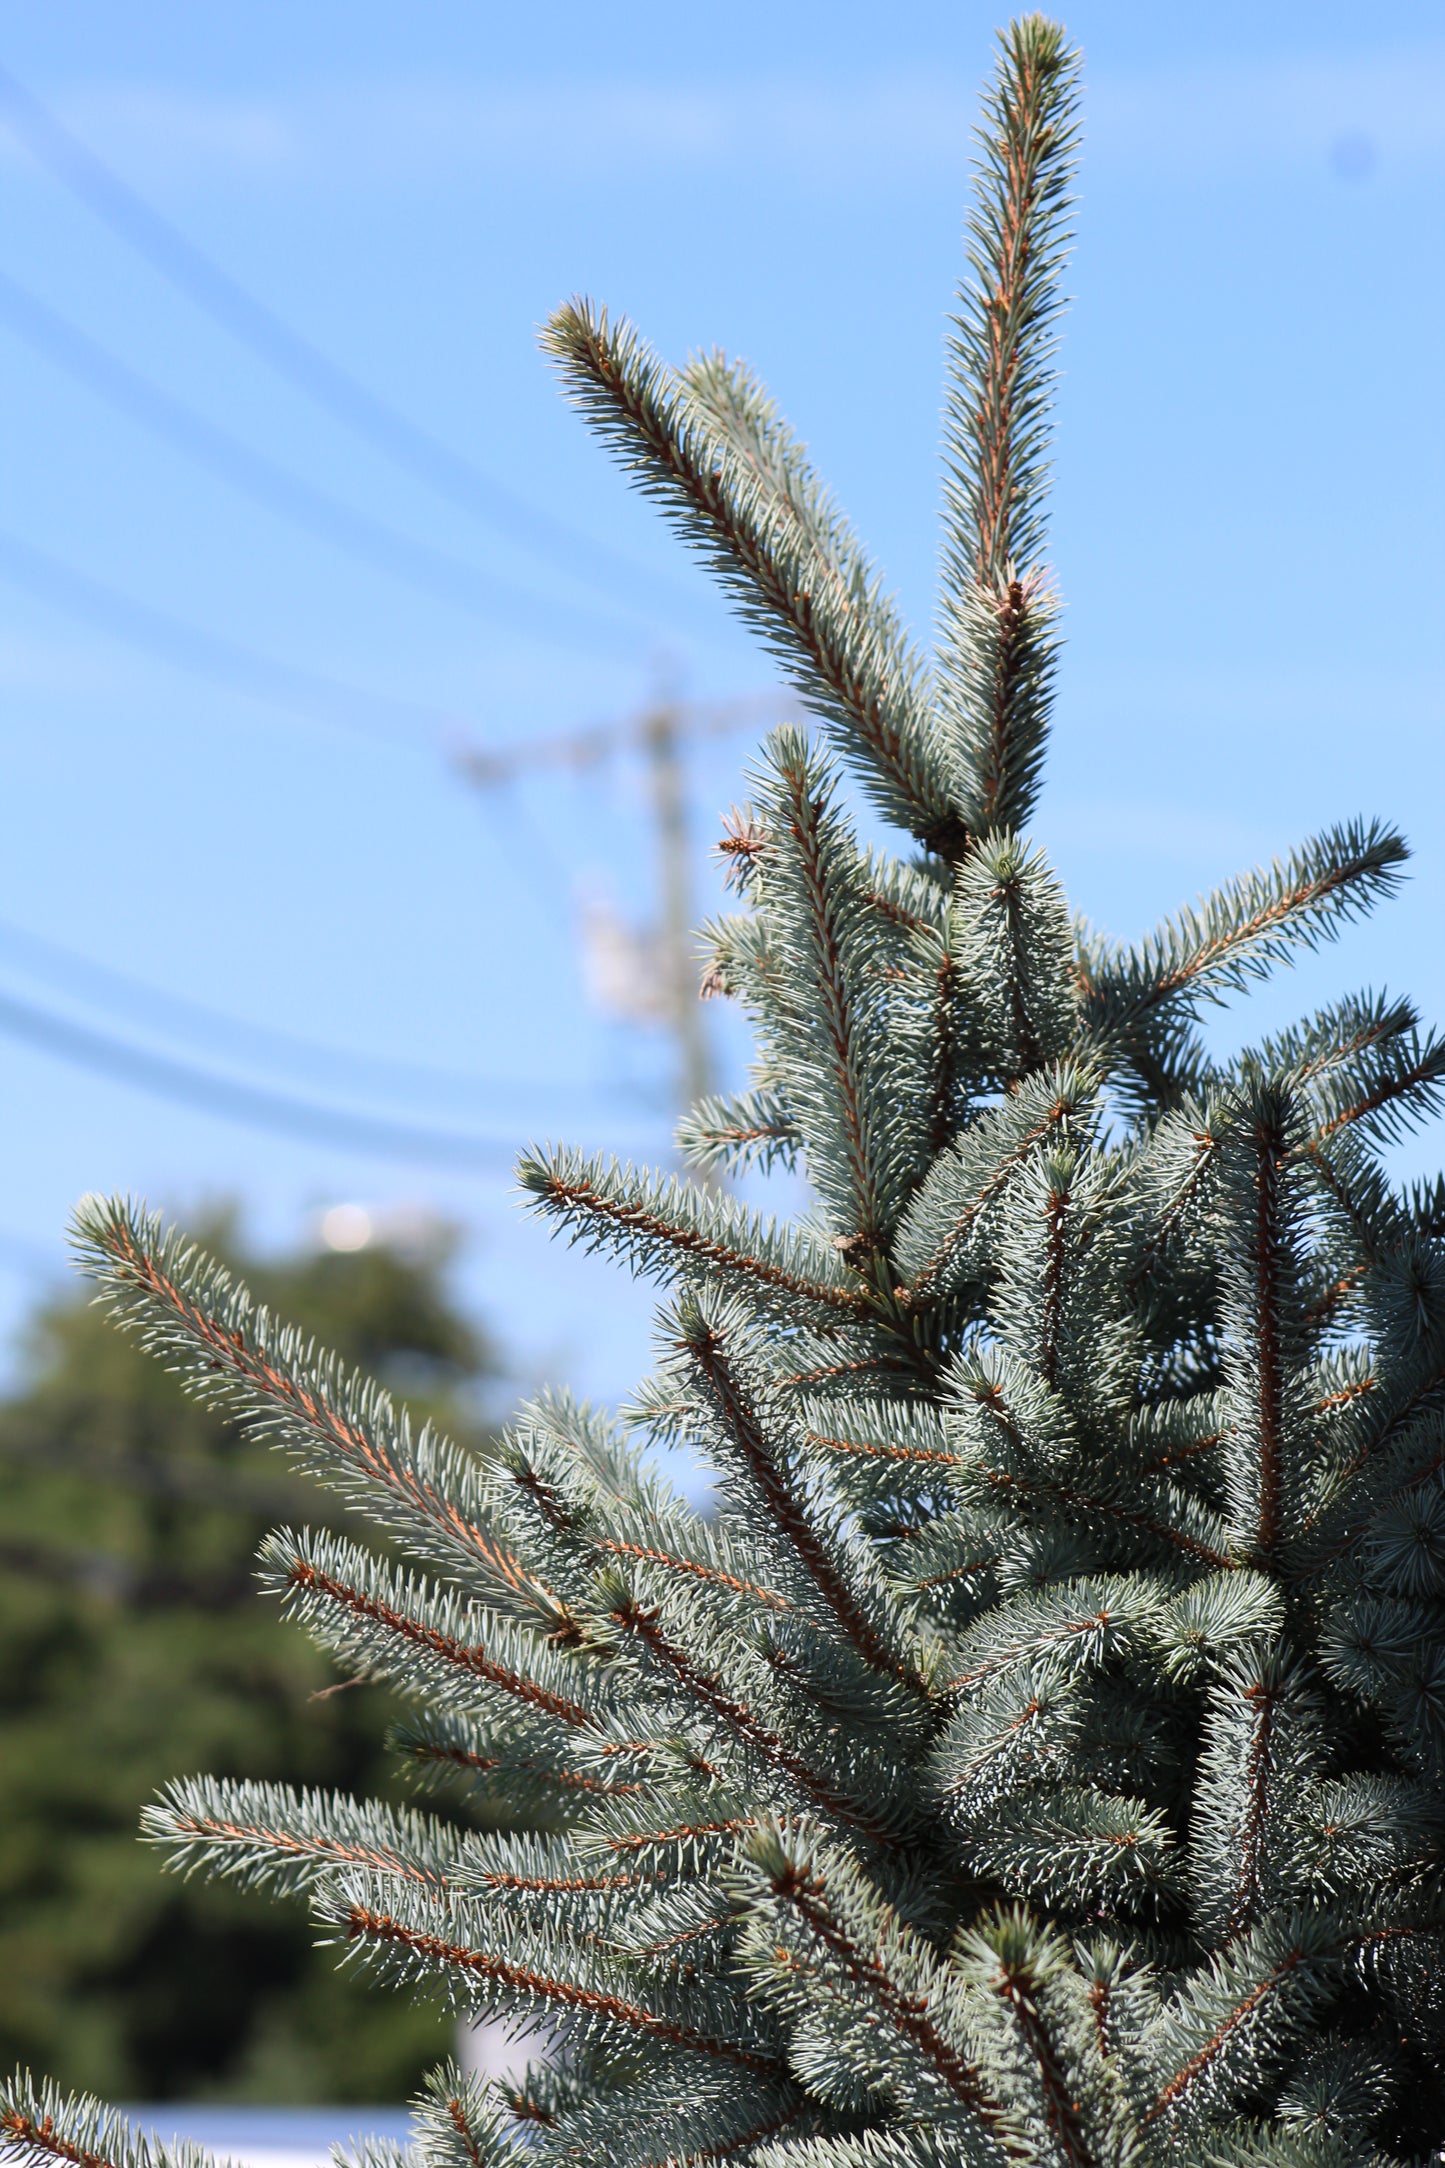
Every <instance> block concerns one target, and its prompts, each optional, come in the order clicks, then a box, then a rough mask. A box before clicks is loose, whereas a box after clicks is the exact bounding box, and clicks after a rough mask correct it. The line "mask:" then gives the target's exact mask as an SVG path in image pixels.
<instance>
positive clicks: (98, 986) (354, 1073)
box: [0, 919, 637, 1110]
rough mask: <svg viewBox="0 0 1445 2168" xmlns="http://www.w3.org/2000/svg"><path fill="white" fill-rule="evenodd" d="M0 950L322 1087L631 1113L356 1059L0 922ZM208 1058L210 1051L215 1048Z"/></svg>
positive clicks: (554, 1086) (486, 1080)
mask: <svg viewBox="0 0 1445 2168" xmlns="http://www.w3.org/2000/svg"><path fill="white" fill-rule="evenodd" d="M0 949H8V950H9V951H10V952H11V953H12V955H18V956H19V958H20V959H21V962H20V968H21V970H22V971H26V970H29V971H30V972H31V973H32V974H33V975H38V976H41V977H43V978H44V979H47V980H49V981H50V982H51V983H52V984H54V983H55V982H59V984H60V986H61V987H62V989H64V988H66V986H67V984H68V986H69V987H70V988H72V989H76V990H78V992H79V994H80V997H81V998H82V999H83V1000H94V999H99V1000H100V1001H101V1002H103V1003H107V1004H109V1006H110V1007H111V1008H112V1009H113V1010H114V1009H119V1011H120V1013H121V1015H122V1017H123V1020H124V1021H126V1022H127V1023H131V1024H135V1023H139V1024H140V1025H141V1026H142V1028H144V1027H145V1024H146V1020H147V1012H149V1015H150V1017H151V1018H152V1019H155V1020H157V1021H158V1022H159V1025H160V1028H161V1029H162V1030H167V1029H174V1028H176V1027H177V1026H178V1027H179V1028H180V1030H181V1031H182V1032H186V1033H189V1034H190V1035H191V1036H192V1037H194V1036H195V1035H196V1034H197V1033H198V1032H199V1033H200V1034H202V1035H203V1037H209V1038H210V1039H211V1040H212V1042H216V1041H219V1042H220V1045H221V1048H222V1049H225V1048H226V1045H227V1042H229V1047H230V1051H231V1052H232V1053H233V1054H236V1053H239V1058H240V1059H241V1060H243V1061H244V1060H245V1059H247V1055H248V1051H249V1052H251V1053H253V1054H254V1052H255V1051H259V1052H260V1053H261V1054H262V1056H263V1058H277V1057H279V1058H280V1059H281V1060H283V1061H295V1060H297V1059H298V1058H299V1059H300V1060H301V1061H302V1062H303V1063H307V1064H309V1065H311V1066H312V1068H313V1069H314V1068H316V1067H322V1068H324V1069H325V1070H327V1071H329V1072H330V1077H329V1078H328V1081H333V1080H334V1078H335V1077H336V1075H337V1074H338V1073H341V1074H344V1075H345V1077H346V1078H347V1080H348V1082H353V1081H357V1080H360V1079H363V1078H365V1077H367V1076H371V1077H373V1078H375V1079H377V1080H378V1081H379V1082H381V1083H382V1084H383V1085H384V1086H387V1087H390V1088H391V1089H397V1088H400V1089H403V1090H406V1091H412V1092H414V1091H417V1090H423V1091H436V1090H437V1089H439V1088H440V1089H442V1090H446V1091H450V1092H453V1093H458V1092H466V1093H468V1094H471V1095H478V1094H486V1093H490V1094H494V1095H495V1094H497V1093H499V1092H500V1093H504V1094H507V1093H509V1094H511V1095H512V1096H513V1097H514V1098H516V1097H522V1098H526V1099H527V1100H529V1101H531V1102H536V1101H538V1100H541V1101H543V1102H544V1103H548V1104H550V1105H553V1106H558V1105H561V1104H565V1103H566V1102H568V1101H570V1102H572V1103H573V1104H575V1105H586V1106H589V1107H595V1106H596V1105H597V1103H598V1102H599V1100H602V1099H606V1098H614V1099H620V1098H624V1097H625V1098H626V1099H627V1100H628V1101H629V1102H630V1103H631V1105H632V1106H633V1108H634V1110H636V1109H637V1097H636V1094H635V1093H626V1094H622V1093H618V1092H617V1091H615V1090H614V1089H613V1088H611V1087H609V1086H606V1085H596V1086H594V1085H575V1086H570V1087H569V1086H568V1085H567V1084H566V1083H561V1084H559V1083H558V1082H557V1081H556V1080H555V1079H552V1080H548V1081H545V1082H543V1081H541V1080H538V1079H536V1078H528V1077H508V1078H499V1077H479V1076H469V1075H465V1074H463V1073H461V1072H460V1071H457V1070H446V1069H434V1068H429V1067H426V1066H423V1065H422V1064H420V1063H412V1062H401V1061H391V1060H387V1059H385V1058H384V1057H380V1056H377V1055H361V1054H356V1053H354V1052H352V1051H350V1050H349V1049H345V1048H341V1047H331V1046H323V1045H320V1044H318V1042H317V1041H315V1040H314V1039H305V1038H301V1037H299V1036H298V1035H296V1034H294V1033H291V1032H285V1031H278V1030H276V1029H275V1028H274V1027H267V1026H263V1025H259V1024H253V1023H250V1022H247V1021H245V1020H243V1019H242V1018H240V1017H235V1016H230V1015H228V1014H226V1013H225V1012H223V1011H221V1010H219V1009H212V1008H210V1007H208V1006H206V1005H205V1004H204V1003H202V1002H198V1001H190V1000H187V999H186V998H185V997H183V996H182V995H178V994H171V993H167V992H164V991H162V990H161V989H160V988H158V987H153V986H149V985H147V984H145V983H144V982H143V981H142V980H139V979H134V978H132V977H130V975H129V974H128V973H126V972H121V971H113V970H111V969H110V968H109V967H108V966H107V965H104V964H98V963H96V962H95V961H94V959H93V958H91V957H88V956H81V955H79V954H77V952H76V951H75V950H74V949H69V948H65V947H62V945H61V944H60V943H59V942H57V941H51V940H48V939H46V938H45V937H44V936H43V935H41V934H36V933H31V932H29V931H28V930H26V929H25V928H23V927H19V926H15V925H13V924H11V923H10V922H9V921H8V920H4V919H0ZM205 1050H206V1051H207V1052H211V1051H214V1044H213V1046H212V1047H211V1048H207V1049H205Z"/></svg>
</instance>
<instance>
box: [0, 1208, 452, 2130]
mask: <svg viewBox="0 0 1445 2168" xmlns="http://www.w3.org/2000/svg"><path fill="white" fill-rule="evenodd" d="M202 1239H204V1240H205V1241H206V1242H207V1243H208V1244H210V1245H214V1246H216V1247H217V1248H218V1249H219V1250H220V1252H221V1253H222V1254H224V1255H225V1256H226V1258H227V1261H228V1262H230V1263H233V1264H234V1265H235V1266H236V1267H237V1269H238V1270H240V1271H241V1272H242V1273H243V1274H244V1276H245V1278H246V1279H247V1280H248V1282H249V1283H250V1284H251V1286H252V1287H253V1288H254V1290H255V1292H256V1293H257V1295H258V1296H259V1297H260V1298H261V1299H262V1300H264V1301H266V1302H268V1303H273V1304H274V1305H275V1306H276V1307H277V1308H278V1309H279V1310H280V1311H281V1312H282V1313H283V1314H284V1315H287V1316H289V1317H294V1318H295V1320H296V1321H297V1322H298V1323H300V1324H302V1325H304V1326H306V1327H307V1328H308V1329H310V1330H311V1331H313V1332H314V1333H315V1334H316V1336H317V1338H318V1339H319V1340H320V1341H322V1342H323V1343H324V1344H326V1345H328V1346H330V1347H333V1348H335V1349H337V1350H338V1351H340V1352H341V1353H342V1354H344V1355H345V1356H346V1357H347V1358H348V1359H350V1360H352V1361H354V1362H357V1363H359V1364H362V1365H364V1366H365V1367H366V1368H368V1369H374V1370H375V1371H376V1372H377V1373H378V1375H379V1376H381V1377H382V1378H383V1379H385V1381H386V1382H387V1383H388V1384H389V1385H390V1386H392V1387H393V1389H394V1390H395V1391H396V1392H397V1393H398V1394H399V1396H401V1397H403V1398H404V1399H406V1400H407V1402H408V1403H409V1404H410V1405H411V1406H412V1407H413V1408H414V1409H416V1410H419V1411H420V1412H424V1413H432V1414H436V1415H438V1416H439V1417H441V1418H442V1419H444V1420H445V1422H446V1424H447V1427H448V1428H449V1429H450V1430H451V1431H452V1432H453V1434H454V1435H455V1434H457V1432H458V1431H460V1432H461V1433H462V1434H463V1435H467V1436H470V1437H472V1438H474V1439H475V1440H476V1442H477V1443H479V1444H484V1443H485V1439H486V1429H485V1423H484V1420H483V1417H482V1412H481V1390H480V1389H481V1387H482V1384H483V1382H484V1380H485V1379H486V1377H487V1376H488V1374H489V1373H490V1371H491V1370H492V1368H493V1364H492V1360H491V1353H490V1350H489V1348H488V1345H487V1342H486V1340H485V1338H484V1337H483V1336H482V1335H481V1334H479V1332H478V1331H477V1330H476V1328H475V1327H474V1326H473V1325H471V1324H470V1323H468V1322H467V1321H466V1320H465V1319H464V1318H463V1317H462V1316H461V1315H460V1314H459V1312H458V1310H457V1309H456V1307H455V1306H454V1304H453V1301H452V1299H451V1297H450V1295H449V1292H448V1285H447V1266H448V1263H449V1259H450V1253H451V1247H452V1245H451V1243H450V1241H449V1240H448V1239H447V1238H445V1237H444V1236H443V1235H442V1234H440V1233H438V1234H436V1235H435V1236H434V1237H433V1238H432V1239H430V1240H428V1241H425V1242H423V1243H421V1244H420V1245H411V1246H406V1247H403V1246H397V1245H388V1244H386V1243H384V1242H376V1243H371V1244H369V1245H368V1246H366V1247H363V1248H358V1249H355V1250H351V1251H340V1252H337V1251H327V1250H324V1249H323V1250H318V1251H307V1252H300V1251H298V1252H297V1253H295V1254H293V1255H290V1256H288V1257H285V1258H283V1259H281V1260H279V1261H278V1260H274V1259H273V1260H265V1259H258V1258H255V1257H253V1256H249V1255H247V1254H246V1252H245V1246H244V1243H243V1241H242V1238H241V1233H240V1227H239V1223H238V1221H237V1218H236V1215H235V1214H234V1213H223V1214H215V1215H213V1216H212V1217H211V1220H210V1223H209V1225H208V1227H207V1228H206V1229H205V1232H204V1235H203V1237H202ZM335 1518H336V1513H335V1507H334V1505H333V1504H332V1503H331V1502H330V1501H323V1500H322V1499H321V1498H320V1496H319V1494H318V1493H317V1492H315V1491H314V1490H313V1489H312V1488H311V1486H310V1485H309V1484H307V1483H305V1482H304V1481H302V1480H301V1479H300V1478H299V1477H295V1476H292V1475H290V1474H288V1472H287V1470H286V1468H285V1466H284V1464H282V1463H281V1462H280V1461H279V1459H278V1458H277V1456H275V1455H268V1453H267V1452H266V1450H265V1449H264V1448H258V1447H256V1446H255V1445H249V1444H247V1443H246V1442H245V1441H244V1440H243V1439H241V1438H240V1437H239V1436H238V1434H237V1433H236V1431H235V1430H234V1428H233V1427H232V1426H231V1425H230V1424H229V1423H226V1422H222V1421H220V1420H218V1419H217V1418H215V1417H213V1416H211V1415H210V1414H208V1413H207V1412H206V1411H204V1410H201V1409H198V1408H197V1407H196V1406H195V1404H194V1403H193V1402H190V1401H187V1400H186V1399H184V1398H183V1397H182V1395H181V1393H180V1392H179V1390H178V1389H177V1388H176V1387H175V1386H174V1385H173V1383H172V1381H171V1379H170V1377H169V1376H168V1375H166V1374H165V1373H164V1372H163V1371H162V1370H161V1369H160V1368H159V1366H158V1365H157V1364H156V1363H155V1362H154V1361H153V1360H151V1359H150V1358H148V1357H147V1356H145V1355H144V1354H142V1353H141V1352H140V1350H139V1349H138V1348H137V1347H135V1346H134V1345H133V1344H132V1343H131V1342H130V1341H129V1340H127V1339H126V1338H124V1337H123V1336H122V1335H120V1334H118V1333H117V1332H116V1331H115V1330H114V1328H113V1326H111V1325H110V1324H108V1323H107V1322H106V1321H105V1319H104V1318H103V1317H101V1316H100V1315H99V1313H97V1312H96V1311H94V1310H93V1309H92V1308H91V1307H90V1306H89V1303H88V1301H87V1299H86V1298H85V1296H84V1295H82V1294H80V1293H78V1292H77V1293H75V1294H71V1293H69V1292H66V1293H64V1294H61V1295H59V1296H56V1297H53V1298H52V1299H50V1300H48V1301H46V1302H45V1303H44V1304H43V1306H42V1307H41V1308H40V1309H39V1310H38V1311H37V1313H36V1315H35V1316H34V1318H33V1319H32V1321H31V1326H30V1330H29V1333H28V1335H27V1343H26V1350H25V1359H24V1363H23V1368H22V1373H21V1381H20V1383H19V1385H18V1387H17V1389H16V1390H15V1391H14V1392H13V1394H12V1395H11V1397H10V1398H9V1399H7V1400H5V1401H4V1402H0V2063H9V2064H12V2065H13V2064H14V2063H15V2062H16V2061H17V2059H18V2060H21V2061H25V2062H29V2063H31V2064H34V2065H38V2066H40V2067H42V2068H44V2069H48V2070H49V2071H51V2072H52V2073H53V2074H54V2075H55V2077H56V2078H58V2079H59V2080H60V2081H61V2082H62V2083H64V2084H66V2085H75V2086H86V2087H91V2088H94V2089H95V2090H97V2091H100V2092H103V2093H106V2094H108V2095H109V2096H110V2097H111V2098H113V2099H114V2098H130V2099H133V2100H138V2099H147V2100H159V2099H176V2098H185V2097H191V2098H205V2097H212V2098H225V2099H227V2100H233V2101H235V2100H252V2101H262V2100H284V2101H297V2102H299V2101H308V2100H309V2101H324V2100H348V2101H368V2100H396V2099H400V2098H403V2097H405V2095H406V2094H407V2093H408V2092H409V2091H410V2090H411V2089H412V2088H413V2087H414V2086H416V2085H417V2084H418V2083H419V2082H420V2080H421V2076H422V2073H423V2071H424V2070H425V2069H426V2068H427V2067H428V2066H430V2065H431V2064H434V2063H435V2062H436V2061H437V2060H438V2059H439V2058H440V2057H441V2056H442V2055H443V2054H444V2053H445V2052H446V2049H447V2047H448V2045H449V2021H448V2020H447V2018H446V2017H445V2016H444V2014H443V2013H442V2012H441V2011H440V2009H435V2010H432V2009H426V2008H421V2009H418V2008H415V2007H411V2006H409V2005H408V2003H407V2002H406V2001H404V2000H402V1999H401V1998H398V1997H396V1996H393V1995H390V1994H387V1993H386V1992H384V1991H381V1992H379V1991H378V1990H377V1989H376V1988H375V1987H374V1986H370V1985H368V1984H367V1983H365V1982H363V1981H362V1980H361V1979H359V1978H357V1977H355V1976H353V1975H351V1974H350V1973H338V1972H337V1970H336V1965H335V1953H334V1952H332V1951H328V1950H324V1949H317V1948H316V1947H314V1929H313V1927H312V1926H311V1925H310V1923H309V1922H308V1920H307V1918H306V1916H305V1913H304V1911H302V1910H301V1909H300V1908H297V1909H295V1910H294V1911H292V1912H290V1913H287V1912H285V1911H283V1910H279V1909H277V1908H275V1907H271V1906H264V1905H262V1906H258V1905H256V1904H254V1903H253V1902H250V1901H249V1900H248V1899H247V1898H246V1897H245V1896H244V1895H242V1894H240V1893H238V1892H232V1891H227V1890H225V1889H222V1888H218V1887H216V1886H214V1885H210V1884H204V1883H200V1882H196V1883H190V1882H184V1881H181V1880H179V1879H177V1878H176V1877H174V1876H171V1875H168V1874H165V1873H163V1872H162V1869H161V1864H160V1861H159V1859H158V1858H157V1857H156V1856H155V1855H154V1854H153V1853H151V1852H150V1851H149V1850H148V1849H146V1848H145V1847H144V1846H142V1845H141V1844H139V1843H138V1842H137V1836H136V1822H137V1816H138V1814H139V1812H140V1808H141V1806H142V1804H143V1803H144V1802H145V1801H146V1800H147V1799H148V1798H149V1797H150V1796H151V1794H152V1793H153V1792H154V1791H155V1789H156V1787H157V1785H158V1784H160V1783H161V1782H162V1781H163V1780H164V1779H165V1778H167V1777H171V1776H176V1775H180V1774H184V1773H187V1772H190V1771H193V1770H199V1769H218V1770H224V1771H226V1772H227V1773H230V1774H235V1775H248V1776H254V1777H268V1778H273V1779H279V1780H283V1781H290V1782H293V1783H297V1784H315V1785H328V1786H329V1785H337V1786H341V1787H344V1788H345V1789H346V1790H348V1791H351V1790H357V1791H361V1792H363V1793H378V1794H380V1795H381V1796H390V1797H393V1798H394V1797H397V1796H398V1793H399V1781H400V1780H399V1779H398V1776H397V1774H396V1772H395V1770H394V1768H393V1767H392V1764H391V1761H390V1758H389V1757H388V1756H387V1754H386V1752H385V1750H384V1748H383V1747H382V1746H381V1744H380V1741H381V1739H382V1736H383V1734H384V1731H385V1729H386V1723H387V1719H388V1715H389V1713H391V1712H389V1711H388V1708H387V1706H386V1704H387V1701H388V1697H387V1695H386V1694H385V1693H384V1692H383V1691H382V1690H380V1689H378V1688H375V1687H371V1686H354V1687H353V1686H347V1685H345V1684H343V1683H341V1682H338V1681H337V1679H336V1677H335V1674H334V1673H332V1672H331V1671H329V1670H328V1667H327V1665H326V1662H325V1659H324V1658H323V1657H322V1656H320V1655H319V1654H318V1652H317V1651H316V1649H315V1648H314V1647H313V1645H312V1644H311V1643H310V1642H309V1641H308V1640H307V1639H306V1638H305V1637H304V1636H303V1635H302V1634H301V1632H300V1630H299V1629H296V1628H292V1627H290V1626H288V1625H284V1624H281V1623H280V1622H278V1620H277V1617H276V1612H275V1606H274V1604H272V1603H270V1602H267V1601H264V1600H262V1599H261V1598H259V1597H258V1596H257V1594H256V1592H255V1589H254V1585H253V1581H252V1561H253V1555H254V1552H255V1549H256V1545H257V1543H258V1542H259V1541H260V1538H261V1536H262V1535H263V1534H264V1533H265V1531H266V1529H267V1528H268V1527H273V1526H275V1525H277V1524H278V1523H284V1522H287V1521H290V1522H297V1521H309V1522H312V1523H316V1522H318V1521H320V1520H330V1521H333V1522H334V1521H335Z"/></svg>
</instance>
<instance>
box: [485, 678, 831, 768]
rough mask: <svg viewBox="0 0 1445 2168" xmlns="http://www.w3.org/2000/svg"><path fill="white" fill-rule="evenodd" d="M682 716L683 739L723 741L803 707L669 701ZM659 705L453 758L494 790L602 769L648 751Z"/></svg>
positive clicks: (769, 699)
mask: <svg viewBox="0 0 1445 2168" xmlns="http://www.w3.org/2000/svg"><path fill="white" fill-rule="evenodd" d="M668 705H669V706H670V708H671V709H672V711H673V712H674V713H675V715H676V718H677V724H676V727H677V732H678V735H679V737H682V738H688V739H697V738H721V737H726V736H729V735H730V734H731V733H732V732H733V731H735V730H744V729H747V728H749V727H750V726H751V727H756V726H758V725H759V724H761V723H764V722H767V721H768V720H769V719H771V720H772V721H773V722H774V723H784V722H793V721H796V720H797V716H798V704H797V702H796V701H795V700H792V699H790V698H789V697H788V695H787V694H786V693H777V692H760V693H742V694H740V695H739V696H738V697H737V698H736V699H731V700H689V701H686V702H682V703H668ZM655 714H656V707H655V706H654V707H649V708H646V709H644V710H643V711H642V712H641V713H640V714H637V715H632V716H627V717H625V718H624V719H623V720H622V721H621V722H612V723H590V724H588V725H587V726H586V727H585V728H584V729H582V730H559V731H556V732H554V733H553V734H552V735H551V736H549V737H545V738H521V739H518V740H517V741H516V742H515V743H514V744H511V745H499V746H495V747H493V746H487V745H466V746H463V747H462V748H461V750H460V751H459V752H457V753H456V754H455V755H454V756H453V758H454V761H455V764H456V766H457V767H458V769H459V770H460V771H461V773H462V774H463V775H464V776H465V777H466V778H467V781H468V782H470V783H477V784H480V785H481V786H482V787H483V788H490V787H492V786H493V785H495V784H499V783H509V782H510V781H511V780H512V779H513V777H514V776H517V775H520V774H522V773H523V772H524V771H525V770H528V769H533V768H572V769H583V768H592V767H596V766H598V765H599V764H600V763H601V762H602V761H604V760H610V759H611V758H612V757H613V755H614V754H617V753H620V752H642V753H645V752H647V751H648V749H649V747H650V746H651V743H652V738H653V733H654V730H655Z"/></svg>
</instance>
